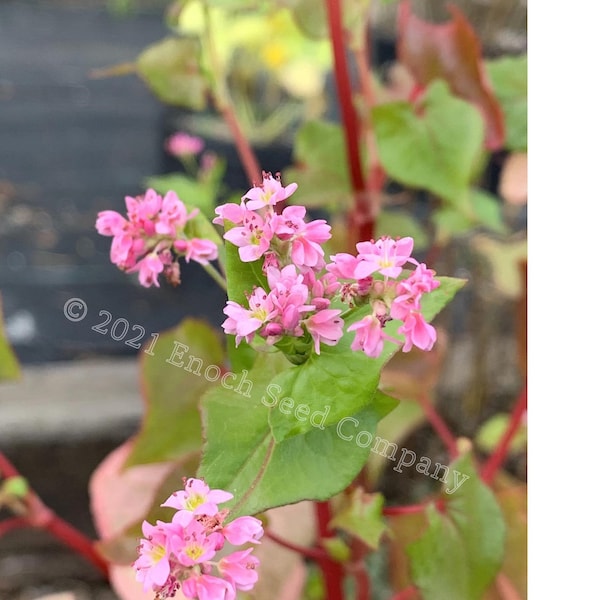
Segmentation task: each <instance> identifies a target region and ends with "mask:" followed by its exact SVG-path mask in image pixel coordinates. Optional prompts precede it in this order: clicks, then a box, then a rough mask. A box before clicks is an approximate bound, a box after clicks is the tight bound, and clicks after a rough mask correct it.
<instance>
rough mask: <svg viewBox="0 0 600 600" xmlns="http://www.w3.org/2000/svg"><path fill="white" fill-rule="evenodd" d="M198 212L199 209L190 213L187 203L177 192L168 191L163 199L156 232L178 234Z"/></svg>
mask: <svg viewBox="0 0 600 600" xmlns="http://www.w3.org/2000/svg"><path fill="white" fill-rule="evenodd" d="M196 214H198V210H197V209H196V210H193V211H192V212H190V213H189V215H188V212H187V210H186V208H185V204H184V203H183V202H182V201H181V200H180V199H179V197H178V196H177V194H176V193H175V192H167V193H166V195H165V197H164V198H163V201H162V206H161V210H160V213H159V214H158V215H157V217H158V218H157V222H156V225H155V231H156V233H158V234H160V235H168V236H171V237H176V236H177V231H178V230H180V229H182V228H183V226H184V225H185V224H186V222H187V221H188V220H189V219H191V218H192V217H194V216H195V215H196Z"/></svg>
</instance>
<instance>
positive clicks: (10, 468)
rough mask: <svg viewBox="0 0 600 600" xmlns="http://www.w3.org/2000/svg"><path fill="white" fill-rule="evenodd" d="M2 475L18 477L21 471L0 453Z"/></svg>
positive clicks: (0, 472) (0, 473) (0, 471)
mask: <svg viewBox="0 0 600 600" xmlns="http://www.w3.org/2000/svg"><path fill="white" fill-rule="evenodd" d="M0 475H2V476H3V477H6V479H8V478H9V477H18V476H19V471H17V469H16V468H15V467H14V465H13V464H12V463H11V462H10V460H8V458H6V456H5V455H4V454H3V453H2V452H0Z"/></svg>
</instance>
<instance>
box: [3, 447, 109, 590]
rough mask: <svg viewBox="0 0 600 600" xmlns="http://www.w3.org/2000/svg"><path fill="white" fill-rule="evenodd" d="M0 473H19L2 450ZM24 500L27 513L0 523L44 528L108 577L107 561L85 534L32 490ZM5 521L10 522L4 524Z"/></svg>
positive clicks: (8, 527) (15, 474) (13, 526)
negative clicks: (55, 511)
mask: <svg viewBox="0 0 600 600" xmlns="http://www.w3.org/2000/svg"><path fill="white" fill-rule="evenodd" d="M0 473H2V474H3V475H4V477H17V476H19V475H20V473H19V471H18V470H17V469H16V467H15V466H14V465H13V464H12V463H11V462H10V460H8V458H7V457H6V456H5V455H4V454H3V453H2V452H0ZM25 502H26V505H27V514H26V515H25V516H23V517H17V518H16V519H8V520H7V521H4V522H3V523H1V524H0V525H3V526H4V527H5V528H6V529H7V530H8V529H13V528H15V527H17V526H19V527H21V526H23V525H29V526H31V527H38V528H39V529H44V530H45V531H47V532H48V533H50V534H51V535H53V536H54V537H55V538H56V539H57V540H59V541H60V542H62V543H63V544H65V545H66V546H69V547H70V548H71V549H73V550H74V551H75V552H77V554H79V555H80V556H82V557H83V558H85V559H86V560H88V561H89V562H90V563H91V564H93V565H94V566H95V567H97V568H98V569H99V570H100V571H101V572H102V574H103V575H104V576H105V577H106V578H108V563H107V562H106V561H105V560H104V558H103V557H102V556H101V555H100V554H99V553H98V552H96V549H95V548H94V544H93V542H92V541H91V540H90V539H89V538H88V537H87V536H85V535H84V534H83V533H81V532H80V531H78V530H77V529H75V528H74V527H73V526H72V525H69V523H67V522H66V521H63V520H62V519H61V518H60V517H59V516H58V515H57V514H56V513H54V512H53V511H52V510H50V509H49V508H48V507H47V506H46V505H45V504H44V503H43V502H42V500H41V498H40V497H39V496H38V495H37V494H36V493H35V492H33V491H32V490H30V491H29V492H28V493H27V496H26V498H25ZM17 520H18V524H17ZM6 523H11V524H10V525H6ZM0 533H1V530H0Z"/></svg>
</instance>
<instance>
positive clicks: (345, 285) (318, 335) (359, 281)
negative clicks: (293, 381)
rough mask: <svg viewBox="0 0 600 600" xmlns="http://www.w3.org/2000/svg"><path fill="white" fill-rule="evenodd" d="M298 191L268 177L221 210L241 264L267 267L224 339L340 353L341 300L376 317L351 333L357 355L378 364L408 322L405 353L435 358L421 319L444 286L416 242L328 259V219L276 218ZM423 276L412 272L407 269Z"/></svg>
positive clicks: (301, 211) (431, 334)
mask: <svg viewBox="0 0 600 600" xmlns="http://www.w3.org/2000/svg"><path fill="white" fill-rule="evenodd" d="M296 188H297V185H296V184H294V183H291V184H289V185H288V186H286V187H283V185H282V184H281V182H280V180H279V178H278V177H275V178H274V177H273V176H272V175H271V174H270V173H263V182H262V185H260V186H255V187H254V188H252V189H251V190H249V191H248V193H247V194H246V195H245V196H243V197H242V200H241V203H240V204H233V203H231V204H225V205H223V206H220V207H218V208H217V209H216V213H217V217H216V218H215V219H214V221H213V222H214V223H217V224H219V225H223V226H224V227H225V229H226V232H225V234H224V238H225V239H226V240H228V241H229V242H231V243H232V244H234V245H236V246H237V247H238V248H239V250H238V252H239V256H240V259H241V260H242V261H243V262H252V261H256V260H259V259H261V258H262V259H263V271H264V273H265V275H266V279H267V284H268V285H267V287H266V288H263V287H257V288H255V289H254V290H252V291H251V292H249V293H248V305H247V306H242V305H241V304H239V303H238V302H234V301H232V300H230V301H228V302H227V305H226V307H225V309H224V312H225V314H226V315H227V319H226V320H225V321H224V323H223V329H224V330H225V333H228V334H231V335H235V337H236V343H237V344H239V343H240V342H241V340H242V339H244V340H246V341H247V342H251V341H252V340H253V339H254V337H255V335H258V336H260V337H262V338H264V340H265V341H266V343H268V344H276V343H278V342H280V341H281V340H282V339H283V338H284V337H292V338H293V337H295V338H302V339H303V341H305V342H306V341H307V340H310V338H312V340H313V343H314V348H315V352H316V353H317V354H319V353H320V345H321V344H322V343H323V344H326V345H330V346H333V345H335V344H337V343H338V341H339V340H340V339H341V337H342V336H343V334H344V321H343V320H342V318H341V316H340V315H341V312H342V311H341V310H340V309H339V308H332V303H333V302H334V301H338V300H341V301H342V302H345V303H346V304H349V305H350V306H351V307H353V306H357V305H361V306H364V305H366V304H367V303H369V304H370V306H371V308H372V311H371V313H370V314H368V315H367V316H365V317H363V318H362V319H361V320H360V321H358V322H356V323H353V324H352V325H350V326H349V327H348V331H353V332H355V337H354V341H353V343H352V348H353V349H354V350H362V351H363V352H365V354H367V355H368V356H371V357H377V356H379V355H380V354H381V352H382V350H383V344H384V341H385V340H389V341H393V342H394V343H399V341H398V339H396V338H393V337H392V336H390V335H388V334H387V333H386V332H385V331H384V328H385V325H386V323H388V322H389V321H391V320H398V321H402V324H401V325H400V326H399V328H398V330H397V331H398V333H399V334H401V335H403V336H404V340H405V341H404V343H403V350H404V351H405V352H408V351H409V350H410V349H411V348H412V347H413V346H416V347H418V348H421V349H422V350H430V349H431V348H432V346H433V344H434V343H435V341H436V332H435V329H434V327H433V326H432V325H430V324H429V323H427V322H426V321H425V319H424V317H423V314H422V312H421V299H422V297H423V294H425V293H428V292H431V291H432V290H434V289H435V288H437V287H438V286H439V281H437V280H435V279H434V275H435V272H434V271H432V270H431V269H428V268H427V267H426V265H425V264H419V263H418V262H417V261H416V260H415V259H414V258H412V257H411V254H412V250H413V240H412V238H409V237H405V238H401V239H392V238H389V237H383V238H380V239H379V240H377V241H374V240H371V241H369V242H361V243H359V244H357V246H356V249H357V255H356V256H354V255H351V254H345V253H341V254H336V255H334V256H332V257H331V261H332V262H331V263H326V262H325V259H324V254H325V253H324V250H323V247H322V244H323V242H325V241H327V240H328V239H329V238H330V237H331V233H330V226H329V225H328V224H327V223H326V221H324V220H323V219H318V220H315V221H309V222H306V221H305V217H306V208H304V207H303V206H288V207H286V208H284V209H283V210H281V211H280V212H276V210H275V205H276V204H278V203H279V202H282V201H283V200H285V199H287V198H289V197H290V196H291V194H293V193H294V191H295V190H296ZM407 263H408V264H412V265H415V266H416V268H415V269H414V270H412V271H409V272H407V271H406V270H405V268H404V267H405V265H406V264H407Z"/></svg>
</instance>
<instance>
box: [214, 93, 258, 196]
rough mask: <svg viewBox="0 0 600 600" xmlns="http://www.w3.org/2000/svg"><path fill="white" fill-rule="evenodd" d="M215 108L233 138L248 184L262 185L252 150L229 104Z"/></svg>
mask: <svg viewBox="0 0 600 600" xmlns="http://www.w3.org/2000/svg"><path fill="white" fill-rule="evenodd" d="M217 108H218V109H219V111H220V112H221V116H222V117H223V119H224V120H225V122H226V123H227V126H228V127H229V131H230V132H231V135H232V136H233V140H234V142H235V147H236V149H237V153H238V156H239V157H240V160H241V161H242V166H243V168H244V171H245V173H246V177H247V178H248V181H249V183H250V184H251V185H260V184H261V183H262V171H261V169H260V166H259V164H258V160H257V158H256V155H255V154H254V150H252V147H251V146H250V143H249V142H248V138H247V137H246V136H245V135H244V133H243V131H242V128H241V127H240V124H239V122H238V120H237V117H236V115H235V112H234V110H233V108H232V107H231V105H229V104H225V105H222V106H218V107H217Z"/></svg>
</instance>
